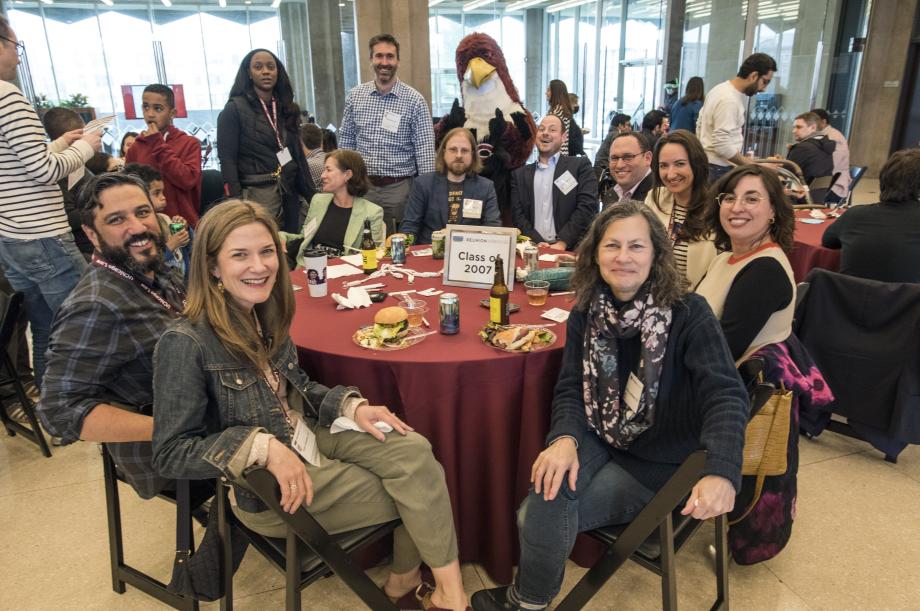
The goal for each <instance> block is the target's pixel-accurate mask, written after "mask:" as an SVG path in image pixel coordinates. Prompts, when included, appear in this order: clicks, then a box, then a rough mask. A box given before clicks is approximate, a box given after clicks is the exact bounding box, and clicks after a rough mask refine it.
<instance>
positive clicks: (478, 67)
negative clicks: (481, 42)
mask: <svg viewBox="0 0 920 611" xmlns="http://www.w3.org/2000/svg"><path fill="white" fill-rule="evenodd" d="M493 72H495V66H493V65H491V64H490V63H489V62H487V61H486V60H484V59H482V58H481V57H474V58H473V59H471V60H470V63H469V64H467V68H466V76H467V78H468V79H469V80H470V82H471V83H473V87H476V88H477V89H478V88H479V86H480V85H482V83H483V81H485V80H486V79H487V78H489V77H490V76H491V75H492V73H493Z"/></svg>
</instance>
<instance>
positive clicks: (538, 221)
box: [533, 153, 561, 242]
mask: <svg viewBox="0 0 920 611" xmlns="http://www.w3.org/2000/svg"><path fill="white" fill-rule="evenodd" d="M560 154H561V153H556V154H555V155H553V156H552V157H550V158H549V163H540V160H539V159H538V160H537V169H536V172H534V176H533V226H534V228H535V229H536V230H537V233H539V234H540V235H541V236H543V237H544V238H545V239H546V241H547V242H555V241H556V221H555V220H554V219H553V175H555V173H556V162H557V161H559V155H560Z"/></svg>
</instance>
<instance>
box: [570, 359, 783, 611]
mask: <svg viewBox="0 0 920 611" xmlns="http://www.w3.org/2000/svg"><path fill="white" fill-rule="evenodd" d="M762 370H763V361H762V360H760V359H752V360H748V361H745V362H744V363H742V364H741V366H740V367H739V374H740V375H741V378H742V381H744V383H745V386H746V388H747V390H748V395H749V396H750V397H751V405H752V408H751V414H752V415H753V414H754V413H756V412H757V411H758V410H759V409H760V408H761V407H763V406H764V404H765V403H766V402H767V400H768V399H769V398H770V395H771V394H772V392H773V387H772V386H770V385H768V384H762V383H759V382H758V374H759V373H760V372H761V371H762ZM705 466H706V451H705V450H697V451H696V452H694V453H693V454H691V455H690V456H688V457H687V459H686V460H684V462H683V464H681V465H680V467H678V469H677V471H676V472H675V473H674V475H673V476H671V479H669V480H668V481H667V482H666V483H665V485H664V486H663V487H662V488H661V489H660V490H659V491H658V493H657V494H655V496H654V497H652V500H651V501H649V504H648V505H646V506H645V508H644V509H643V510H642V511H641V512H640V513H639V515H638V516H636V518H635V519H634V520H633V521H632V522H630V523H629V524H620V525H615V526H604V527H601V528H598V529H595V530H592V531H589V532H588V533H586V534H587V535H588V536H590V537H592V538H593V539H596V540H598V541H600V542H601V543H603V544H604V545H605V546H607V550H606V551H605V552H604V555H603V556H602V557H601V559H600V560H598V561H597V563H595V565H594V566H593V567H591V569H590V570H589V571H588V572H587V573H586V574H585V575H584V576H583V577H582V578H581V580H580V581H579V582H578V583H577V584H575V587H574V588H572V590H571V591H570V592H569V593H568V595H567V596H566V597H565V598H564V599H563V600H562V602H561V603H559V606H558V607H556V608H557V609H558V610H559V611H569V610H574V609H581V608H582V607H584V606H585V605H586V604H587V603H588V601H589V600H591V598H592V597H593V596H594V595H595V594H596V593H597V592H598V590H600V589H601V588H602V587H603V586H604V584H605V583H607V581H608V580H609V579H610V578H611V577H613V574H614V573H615V572H616V571H617V570H618V569H619V568H620V567H621V566H623V564H625V562H626V561H627V560H632V561H633V562H635V563H637V564H639V565H640V566H643V567H645V568H647V569H648V570H650V571H652V572H653V573H655V574H656V575H658V576H660V577H661V597H662V605H661V606H662V609H664V610H665V611H671V610H676V609H677V569H676V566H675V555H676V554H677V552H679V551H680V549H681V548H682V547H683V546H684V544H685V543H687V541H689V540H690V538H691V537H692V536H693V534H694V533H695V532H696V530H697V529H698V528H699V527H700V526H701V525H702V524H703V521H701V520H697V519H695V518H693V517H691V516H685V515H681V513H680V512H681V509H683V506H684V504H685V503H686V499H687V497H688V496H689V494H690V492H691V491H692V490H693V487H694V486H695V485H696V483H697V482H698V481H699V480H700V478H701V477H702V474H703V469H704V468H705ZM714 521H715V531H716V532H715V550H716V558H715V560H716V563H715V569H716V600H715V602H714V603H713V605H712V607H711V609H713V610H715V609H728V607H729V604H728V562H729V559H728V515H726V514H723V515H721V516H718V517H716V518H715V520H714Z"/></svg>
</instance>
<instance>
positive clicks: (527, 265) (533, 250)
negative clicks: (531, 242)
mask: <svg viewBox="0 0 920 611" xmlns="http://www.w3.org/2000/svg"><path fill="white" fill-rule="evenodd" d="M539 261H540V251H539V250H537V247H536V246H528V247H527V248H525V249H524V269H526V270H527V273H528V274H529V273H530V272H535V271H537V268H538V267H539V266H540V263H539Z"/></svg>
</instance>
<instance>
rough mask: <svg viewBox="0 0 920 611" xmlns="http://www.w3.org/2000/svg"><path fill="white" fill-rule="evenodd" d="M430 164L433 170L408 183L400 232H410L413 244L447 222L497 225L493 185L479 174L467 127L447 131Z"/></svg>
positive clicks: (428, 239)
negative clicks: (413, 238)
mask: <svg viewBox="0 0 920 611" xmlns="http://www.w3.org/2000/svg"><path fill="white" fill-rule="evenodd" d="M434 167H435V171H434V172H428V173H427V174H422V175H421V176H419V177H418V178H417V179H416V180H414V181H413V182H412V191H411V192H410V194H409V203H408V204H406V216H405V218H404V219H403V222H402V224H401V225H400V226H399V230H400V231H401V232H403V233H406V234H411V235H414V236H415V243H416V244H430V243H431V232H432V231H437V230H438V229H443V228H444V226H445V225H447V224H451V225H486V226H489V227H498V226H499V225H501V214H500V213H499V211H498V199H497V198H496V196H495V187H494V185H493V184H492V181H491V180H489V179H488V178H483V177H482V176H479V171H480V169H481V168H482V162H481V161H480V159H479V155H477V154H476V137H475V136H473V133H472V132H471V131H470V130H468V129H466V128H463V127H455V128H454V129H452V130H450V131H449V132H447V135H446V136H445V137H444V139H443V140H441V145H440V146H439V147H438V152H437V156H436V157H435V162H434Z"/></svg>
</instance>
